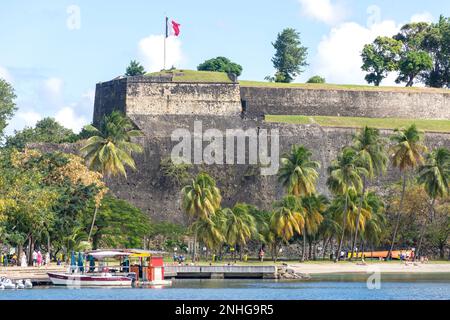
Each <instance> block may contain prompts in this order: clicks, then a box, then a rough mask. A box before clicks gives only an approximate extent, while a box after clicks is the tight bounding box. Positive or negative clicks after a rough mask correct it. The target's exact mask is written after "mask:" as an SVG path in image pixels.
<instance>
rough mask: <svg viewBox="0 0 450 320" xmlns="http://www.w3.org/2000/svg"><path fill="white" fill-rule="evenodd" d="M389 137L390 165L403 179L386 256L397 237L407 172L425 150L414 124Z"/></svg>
mask: <svg viewBox="0 0 450 320" xmlns="http://www.w3.org/2000/svg"><path fill="white" fill-rule="evenodd" d="M390 139H391V141H392V142H393V143H394V145H393V146H392V147H391V151H392V165H393V166H394V167H396V168H398V169H399V170H400V172H402V173H403V181H402V192H401V200H400V205H399V208H398V211H397V215H396V222H395V227H394V233H393V235H392V241H391V246H390V249H389V252H388V256H387V257H388V258H389V257H390V256H391V253H392V249H393V248H394V244H395V239H396V237H397V231H398V227H399V223H400V216H401V211H402V207H403V200H404V197H405V188H406V179H407V173H408V171H409V170H413V169H415V168H417V167H418V166H419V165H421V164H422V163H423V156H422V153H423V152H426V150H427V149H426V147H425V145H424V144H423V133H422V132H420V131H419V130H418V129H417V127H416V125H415V124H413V125H411V126H409V127H408V128H406V129H403V130H399V129H396V130H395V131H394V134H393V135H392V136H391V137H390Z"/></svg>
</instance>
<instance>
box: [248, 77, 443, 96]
mask: <svg viewBox="0 0 450 320" xmlns="http://www.w3.org/2000/svg"><path fill="white" fill-rule="evenodd" d="M239 85H240V86H241V87H264V88H265V87H269V88H299V89H314V90H354V91H393V92H430V93H450V91H449V90H448V89H442V88H429V87H394V86H380V87H375V86H369V85H358V84H334V83H277V82H266V81H253V80H239Z"/></svg>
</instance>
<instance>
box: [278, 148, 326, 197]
mask: <svg viewBox="0 0 450 320" xmlns="http://www.w3.org/2000/svg"><path fill="white" fill-rule="evenodd" d="M311 157H312V153H311V151H309V150H308V149H307V148H305V147H304V146H295V145H294V146H292V149H291V152H290V153H288V154H284V156H283V157H282V158H281V168H280V171H279V173H278V180H279V182H280V183H281V184H282V185H283V187H284V188H285V189H286V191H287V193H288V194H292V195H294V196H304V195H305V196H307V195H311V194H312V193H314V192H315V191H316V181H317V178H318V177H319V174H318V172H317V170H318V169H319V168H320V164H319V162H317V161H312V160H311Z"/></svg>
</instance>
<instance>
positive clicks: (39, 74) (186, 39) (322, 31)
mask: <svg viewBox="0 0 450 320" xmlns="http://www.w3.org/2000/svg"><path fill="white" fill-rule="evenodd" d="M440 14H443V15H444V16H449V15H450V1H448V0H428V1H423V0H395V1H392V0H391V1H388V0H378V1H376V0H372V1H366V0H223V1H211V0H190V1H186V0H170V1H162V0H158V1H155V0H128V1H110V0H109V1H107V0H95V1H92V0H70V1H66V0H58V1H55V0H14V1H12V0H3V1H2V3H1V4H0V45H1V50H0V78H4V79H6V80H7V81H8V82H10V83H11V84H12V85H13V87H14V88H15V90H16V94H17V97H18V98H17V100H16V103H17V106H18V111H17V112H16V115H15V116H14V118H13V119H12V120H11V121H10V123H9V125H8V127H7V129H6V133H7V134H12V133H13V132H14V130H20V129H22V128H24V127H25V126H33V125H34V124H35V123H36V122H37V121H39V120H40V119H42V118H44V117H47V116H51V117H54V118H55V119H56V120H57V121H58V122H59V123H61V124H62V125H64V126H66V127H68V128H71V129H73V130H74V131H76V132H78V131H79V130H80V129H81V128H82V127H83V126H84V125H85V124H88V123H90V122H91V121H92V114H93V105H94V96H95V84H96V83H98V82H102V81H108V80H111V79H113V78H115V77H117V76H119V75H122V74H123V73H124V72H125V68H126V66H127V65H128V64H129V62H130V60H132V59H136V60H138V61H140V62H141V63H142V64H143V65H144V66H145V68H146V70H147V71H158V70H160V69H162V64H163V61H162V60H163V33H164V17H165V16H166V15H167V16H168V17H169V18H170V19H173V20H175V21H176V22H178V23H180V24H181V27H180V28H181V34H180V36H179V37H174V36H170V37H169V38H168V41H167V62H168V63H167V65H168V66H172V65H173V66H175V67H177V68H180V69H195V68H196V67H197V65H198V64H200V63H201V62H203V61H204V60H206V59H209V58H212V57H216V56H225V57H228V58H230V59H231V60H232V61H234V62H237V63H239V64H241V65H242V66H243V73H242V75H241V77H240V79H243V80H263V79H264V77H265V76H267V75H273V73H274V70H273V66H272V63H271V61H270V60H271V57H272V56H273V54H274V49H273V46H272V45H271V43H272V42H273V41H275V39H276V36H277V33H278V32H280V31H281V30H283V29H284V28H286V27H291V28H295V29H296V30H298V31H299V32H300V34H301V41H302V43H303V45H305V46H306V47H308V58H307V61H308V63H309V66H308V67H306V70H305V72H304V73H303V74H302V75H300V76H299V77H298V78H297V79H296V81H299V82H302V81H303V82H304V81H306V80H307V79H308V78H309V77H310V76H312V75H316V74H317V75H320V76H323V77H325V78H326V80H327V82H329V83H343V84H364V74H363V73H362V71H361V69H360V66H361V58H360V52H361V50H362V47H363V45H364V44H366V43H370V42H371V41H373V40H374V38H375V37H376V36H378V35H386V36H392V35H393V34H395V33H396V32H397V31H398V30H399V29H400V27H401V26H402V25H403V24H405V23H407V22H411V21H428V22H431V21H436V20H437V19H438V18H439V15H440ZM394 78H395V76H394V75H393V76H392V77H389V78H388V79H386V81H385V82H384V83H383V84H389V85H392V84H394V81H393V80H394Z"/></svg>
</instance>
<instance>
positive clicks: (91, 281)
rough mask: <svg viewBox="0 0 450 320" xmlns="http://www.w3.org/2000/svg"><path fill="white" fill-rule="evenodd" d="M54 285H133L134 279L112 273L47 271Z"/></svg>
mask: <svg viewBox="0 0 450 320" xmlns="http://www.w3.org/2000/svg"><path fill="white" fill-rule="evenodd" d="M47 274H48V277H49V278H50V280H51V281H52V283H53V284H54V285H57V286H73V287H78V286H80V287H96V286H106V287H116V286H119V287H131V285H132V282H133V279H132V278H131V277H127V276H123V275H113V274H111V273H98V274H78V273H51V272H49V273H47Z"/></svg>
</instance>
